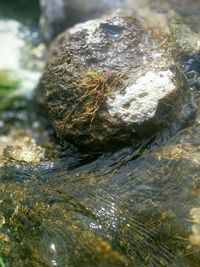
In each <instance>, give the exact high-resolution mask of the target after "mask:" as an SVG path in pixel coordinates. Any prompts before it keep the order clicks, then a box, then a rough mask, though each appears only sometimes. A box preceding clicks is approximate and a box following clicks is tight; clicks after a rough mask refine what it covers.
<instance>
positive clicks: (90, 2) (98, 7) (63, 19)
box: [40, 0, 124, 42]
mask: <svg viewBox="0 0 200 267" xmlns="http://www.w3.org/2000/svg"><path fill="white" fill-rule="evenodd" d="M123 2H124V1H123V0H111V1H107V0H101V1H98V0H74V1H71V0H40V7H41V13H42V14H41V18H40V25H41V29H42V33H43V37H44V39H45V40H46V41H47V42H50V41H52V39H53V38H54V37H55V36H56V35H58V34H59V33H60V32H62V31H64V30H65V29H66V28H67V27H70V26H72V25H74V24H76V23H77V22H81V21H86V20H89V19H91V18H95V17H97V16H99V15H101V14H104V13H106V12H108V11H109V10H112V9H116V8H120V7H122V6H123Z"/></svg>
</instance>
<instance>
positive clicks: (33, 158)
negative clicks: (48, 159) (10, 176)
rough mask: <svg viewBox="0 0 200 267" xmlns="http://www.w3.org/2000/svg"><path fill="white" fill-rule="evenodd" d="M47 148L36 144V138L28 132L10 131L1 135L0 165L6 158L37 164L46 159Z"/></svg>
mask: <svg viewBox="0 0 200 267" xmlns="http://www.w3.org/2000/svg"><path fill="white" fill-rule="evenodd" d="M44 153H45V149H44V148H42V147H40V146H38V145H36V143H35V140H34V139H33V138H32V137H31V136H30V135H27V134H26V133H12V132H11V133H10V135H8V136H0V158H1V160H2V162H1V164H0V166H2V165H4V160H5V161H6V158H13V159H15V160H18V161H25V162H28V163H32V164H36V163H39V162H40V161H41V160H42V159H44Z"/></svg>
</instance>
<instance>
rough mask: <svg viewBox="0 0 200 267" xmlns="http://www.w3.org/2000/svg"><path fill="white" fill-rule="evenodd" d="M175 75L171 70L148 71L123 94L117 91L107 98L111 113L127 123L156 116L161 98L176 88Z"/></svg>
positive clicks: (142, 120) (140, 121) (139, 121)
mask: <svg viewBox="0 0 200 267" xmlns="http://www.w3.org/2000/svg"><path fill="white" fill-rule="evenodd" d="M173 77H174V74H173V73H172V72H171V71H170V70H166V71H158V72H153V71H149V72H147V73H146V74H145V75H144V76H142V77H140V78H139V79H138V80H136V81H135V83H134V84H132V85H131V86H129V87H127V88H126V89H125V91H124V92H123V94H122V93H120V92H116V93H115V95H114V96H113V97H109V98H108V99H107V106H108V111H109V114H110V115H111V116H115V117H118V118H120V119H122V120H123V121H124V122H126V123H127V124H130V123H134V122H136V123H142V122H144V121H146V120H148V119H150V118H152V117H154V115H155V113H156V110H157V106H158V102H159V100H161V99H163V98H165V97H166V96H167V95H169V94H170V93H172V92H173V91H174V90H176V87H175V84H174V82H173Z"/></svg>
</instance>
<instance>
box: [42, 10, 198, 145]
mask: <svg viewBox="0 0 200 267" xmlns="http://www.w3.org/2000/svg"><path fill="white" fill-rule="evenodd" d="M43 83H44V89H45V95H46V106H47V108H48V110H49V115H50V118H51V121H52V123H53V126H54V127H55V129H56V131H57V133H58V135H59V136H61V137H62V138H65V139H66V140H71V141H73V142H74V143H76V144H78V145H82V146H87V147H90V148H93V149H105V148H106V149H107V148H112V147H113V146H115V144H117V143H121V144H123V143H130V142H131V141H130V138H132V137H133V143H137V142H138V140H141V139H142V138H143V137H147V138H149V137H150V136H151V135H153V134H155V133H156V131H157V129H161V128H165V127H169V126H170V125H171V124H172V123H173V122H174V121H180V122H181V123H182V121H183V120H184V119H186V117H187V116H189V115H191V114H190V113H192V109H193V108H192V105H191V99H190V97H191V94H190V92H189V87H188V85H187V81H186V79H185V78H184V75H182V73H181V72H180V71H179V69H178V68H177V67H176V64H175V63H174V62H173V59H172V57H171V55H170V54H169V53H167V52H166V51H165V50H163V49H161V48H158V46H157V45H156V44H155V41H154V40H153V39H152V38H151V36H150V34H149V32H145V31H144V30H143V28H142V26H141V25H140V22H139V21H138V20H137V19H136V18H134V17H125V16H120V15H118V16H113V17H111V18H107V19H106V18H105V19H99V20H92V21H88V22H86V23H83V24H78V25H76V26H75V27H73V28H71V29H69V30H68V31H65V32H64V33H63V34H61V35H60V36H59V37H58V38H57V39H56V41H55V42H54V44H53V45H52V47H51V51H50V56H49V61H48V64H47V67H46V70H45V73H44V76H43ZM183 113H184V115H183ZM136 140H137V141H136Z"/></svg>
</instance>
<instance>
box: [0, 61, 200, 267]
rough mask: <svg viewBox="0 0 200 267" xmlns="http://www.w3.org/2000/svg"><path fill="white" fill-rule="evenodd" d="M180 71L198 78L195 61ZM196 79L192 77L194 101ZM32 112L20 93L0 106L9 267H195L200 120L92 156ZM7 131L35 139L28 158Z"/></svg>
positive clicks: (1, 228)
mask: <svg viewBox="0 0 200 267" xmlns="http://www.w3.org/2000/svg"><path fill="white" fill-rule="evenodd" d="M192 60H193V61H192ZM183 69H184V71H185V73H186V75H188V78H189V77H190V75H192V74H191V71H195V75H197V77H196V76H195V80H196V81H197V80H198V77H199V73H198V72H199V58H197V57H195V58H193V59H188V58H187V59H186V60H184V64H183ZM193 83H194V77H192V79H191V86H193V90H196V91H195V97H196V98H198V90H197V89H199V86H198V84H197V85H196V84H195V86H194V84H193ZM36 110H37V108H36V105H35V104H34V103H33V101H32V100H30V99H27V98H23V97H21V98H20V97H19V98H18V99H14V101H13V102H10V104H9V106H8V107H7V109H6V110H3V111H2V110H1V112H0V137H1V140H3V139H2V137H4V138H8V137H9V136H11V137H9V138H11V139H8V140H12V142H13V143H12V142H11V143H10V146H6V147H5V148H4V149H2V151H1V153H0V159H1V161H0V257H1V258H2V259H3V261H4V262H5V264H6V266H11V267H18V266H19V267H53V266H59V267H68V266H69V267H79V266H81V267H94V266H95V267H111V266H113V267H116V266H128V267H129V266H130V267H138V266H139V267H140V266H147V267H159V266H166V267H179V266H180V267H184V266H185V267H186V266H187V267H188V266H191V267H197V266H199V263H200V256H199V255H200V254H199V249H200V191H199V190H200V157H199V153H200V124H199V122H198V119H196V121H193V122H192V125H188V126H187V127H185V125H184V127H185V128H184V129H182V130H180V129H178V130H179V131H178V133H177V129H176V125H174V128H173V129H171V131H164V132H162V133H160V135H159V136H157V137H154V138H153V139H151V140H147V141H146V142H145V143H142V144H140V145H139V146H138V148H137V149H136V150H133V149H132V147H126V148H123V149H119V150H116V151H115V152H112V153H111V152H109V153H88V152H84V151H81V152H80V151H79V150H78V149H77V148H76V147H74V146H73V145H71V144H67V143H65V144H62V143H59V142H58V140H57V139H56V138H55V133H54V132H53V130H51V127H50V125H49V123H48V121H47V120H46V119H45V118H44V116H43V115H41V114H38V113H37V111H36ZM13 129H14V131H16V132H19V135H18V137H19V136H20V135H24V136H27V135H31V137H32V138H33V139H34V140H35V141H36V145H35V144H33V143H28V145H27V148H26V147H25V148H24V150H25V153H26V156H27V155H29V154H30V155H31V156H30V157H31V160H30V162H27V161H25V160H24V159H23V157H21V158H20V157H19V155H21V154H23V153H24V151H23V150H22V151H21V150H20V148H19V147H20V142H19V143H18V144H17V145H16V144H14V139H15V136H14V137H13V136H12V131H13ZM22 129H23V131H22ZM175 132H176V134H175ZM173 135H174V137H173ZM19 140H20V139H19ZM26 144H27V143H26ZM38 146H39V147H43V148H45V153H44V155H43V156H42V159H41V160H39V161H37V159H36V158H33V159H32V154H31V153H32V150H33V151H34V153H35V151H36V152H37V149H38ZM26 149H27V150H26ZM16 151H17V152H16ZM22 152H23V153H22ZM39 152H40V153H41V150H39ZM34 155H35V154H34ZM37 155H40V154H36V156H34V157H37ZM1 258H0V259H1ZM1 265H2V264H1V261H0V266H1ZM2 266H3V265H2ZM2 266H1V267H2Z"/></svg>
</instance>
